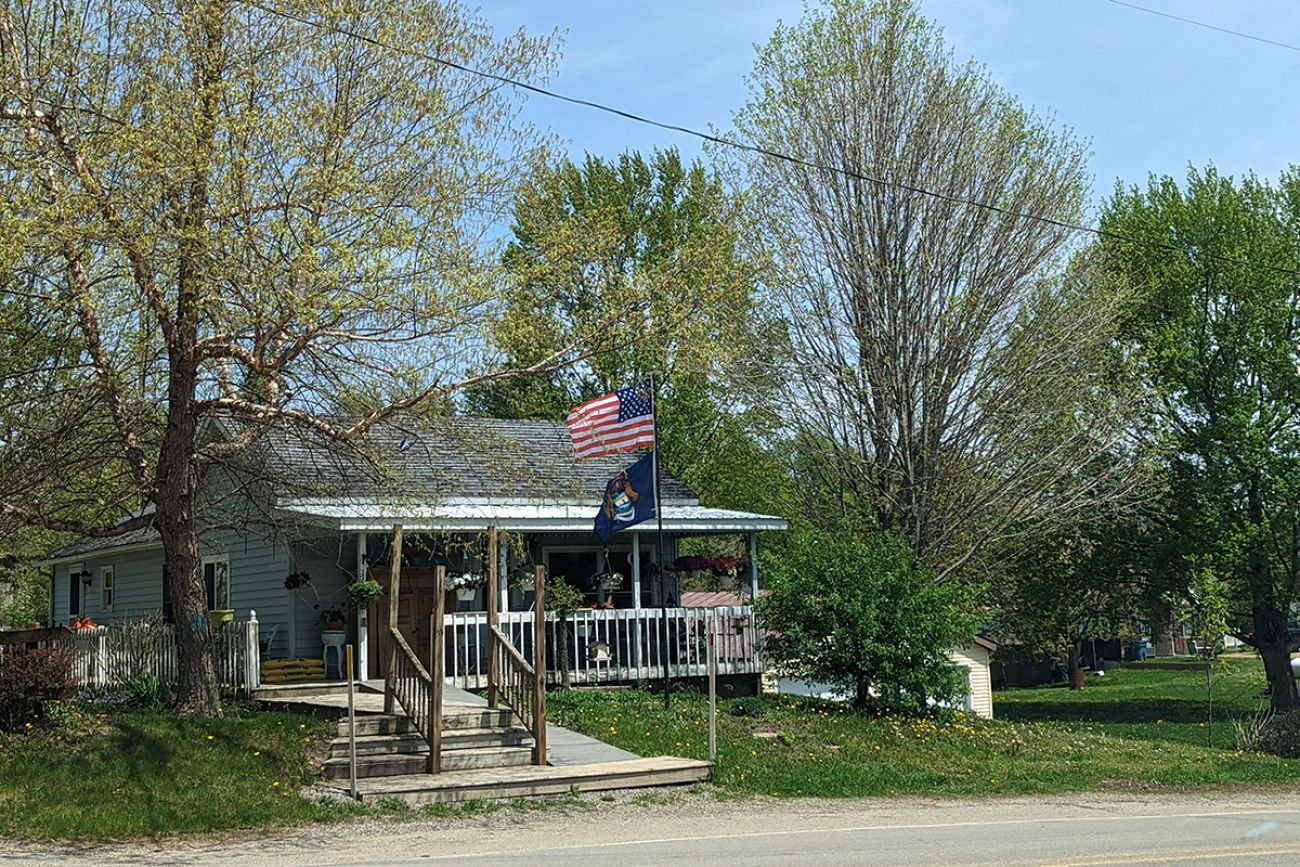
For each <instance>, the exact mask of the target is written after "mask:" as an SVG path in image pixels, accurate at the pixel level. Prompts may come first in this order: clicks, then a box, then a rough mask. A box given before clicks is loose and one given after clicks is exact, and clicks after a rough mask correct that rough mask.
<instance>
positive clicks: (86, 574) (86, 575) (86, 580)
mask: <svg viewBox="0 0 1300 867" xmlns="http://www.w3.org/2000/svg"><path fill="white" fill-rule="evenodd" d="M93 577H94V576H93V575H91V572H90V570H89V569H82V570H81V583H82V584H83V585H85V586H86V587H89V586H90V580H91V578H93Z"/></svg>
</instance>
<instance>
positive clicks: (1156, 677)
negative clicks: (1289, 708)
mask: <svg viewBox="0 0 1300 867" xmlns="http://www.w3.org/2000/svg"><path fill="white" fill-rule="evenodd" d="M1189 661H1190V660H1188V659H1179V660H1175V661H1170V660H1152V661H1151V662H1147V663H1140V664H1138V665H1134V666H1130V667H1127V668H1122V669H1119V670H1117V671H1110V672H1107V673H1106V674H1105V676H1103V677H1096V676H1093V675H1089V676H1088V688H1087V689H1085V690H1082V691H1080V692H1072V691H1071V690H1069V689H1067V688H1066V686H1065V685H1064V684H1059V685H1054V686H1049V687H1040V688H1037V689H1014V690H1008V691H1006V692H998V693H994V705H995V713H996V715H997V716H998V717H1000V718H1002V719H1006V720H1016V721H1020V722H1037V721H1044V722H1053V723H1060V724H1062V725H1065V726H1069V727H1071V728H1073V729H1076V730H1078V729H1083V730H1087V729H1088V728H1089V727H1091V728H1092V730H1094V731H1105V732H1106V733H1107V734H1110V735H1114V736H1116V737H1123V738H1129V739H1133V740H1143V741H1156V742H1170V743H1184V744H1195V745H1200V746H1205V745H1207V744H1208V742H1209V740H1208V739H1209V738H1210V737H1211V736H1212V737H1213V743H1214V746H1216V747H1219V748H1221V749H1233V748H1234V747H1235V746H1236V733H1235V731H1234V729H1233V721H1234V720H1245V719H1248V718H1251V717H1253V716H1254V715H1255V714H1256V713H1258V712H1259V711H1260V710H1262V709H1263V708H1266V707H1267V706H1268V702H1267V700H1265V699H1264V698H1262V697H1261V696H1262V693H1263V691H1264V689H1265V680H1264V668H1263V666H1262V665H1261V664H1260V662H1259V660H1258V659H1250V658H1244V659H1232V658H1229V659H1221V660H1218V661H1216V662H1215V663H1214V665H1213V667H1212V668H1211V674H1210V686H1211V689H1212V695H1213V699H1214V702H1213V711H1214V725H1213V731H1212V732H1211V731H1210V726H1209V725H1208V720H1207V703H1206V679H1205V671H1204V669H1202V670H1199V671H1197V670H1179V669H1175V668H1171V667H1169V666H1170V665H1171V664H1173V665H1179V664H1181V665H1187V664H1188V663H1189Z"/></svg>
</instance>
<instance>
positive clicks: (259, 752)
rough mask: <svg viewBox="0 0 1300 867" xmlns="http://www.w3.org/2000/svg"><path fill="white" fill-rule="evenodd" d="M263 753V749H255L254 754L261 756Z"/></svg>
mask: <svg viewBox="0 0 1300 867" xmlns="http://www.w3.org/2000/svg"><path fill="white" fill-rule="evenodd" d="M261 754H262V751H261V750H253V755H254V756H260V755H261Z"/></svg>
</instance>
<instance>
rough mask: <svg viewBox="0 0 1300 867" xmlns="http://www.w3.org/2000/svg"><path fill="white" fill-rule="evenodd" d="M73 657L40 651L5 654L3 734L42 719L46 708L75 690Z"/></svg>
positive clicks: (0, 688) (1, 668)
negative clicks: (48, 703) (46, 705)
mask: <svg viewBox="0 0 1300 867" xmlns="http://www.w3.org/2000/svg"><path fill="white" fill-rule="evenodd" d="M76 686H77V684H76V681H75V680H74V679H73V677H72V654H70V653H69V652H68V651H66V650H48V649H44V648H37V649H33V650H22V651H18V652H17V653H13V654H6V656H5V660H4V664H3V665H0V730H7V729H14V728H18V727H19V726H21V725H22V724H23V723H26V722H32V721H35V720H39V719H41V718H42V717H43V716H44V715H45V704H46V702H49V701H54V700H57V699H61V698H66V697H68V696H70V695H71V694H72V693H73V691H74V690H75V689H76Z"/></svg>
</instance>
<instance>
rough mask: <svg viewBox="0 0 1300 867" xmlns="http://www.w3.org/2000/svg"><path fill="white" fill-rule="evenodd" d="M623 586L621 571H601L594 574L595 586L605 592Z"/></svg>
mask: <svg viewBox="0 0 1300 867" xmlns="http://www.w3.org/2000/svg"><path fill="white" fill-rule="evenodd" d="M622 586H623V573H622V572H601V573H600V574H599V575H597V576H596V587H597V588H598V589H600V590H604V591H605V592H607V593H608V592H612V591H614V590H617V589H618V588H620V587H622Z"/></svg>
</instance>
